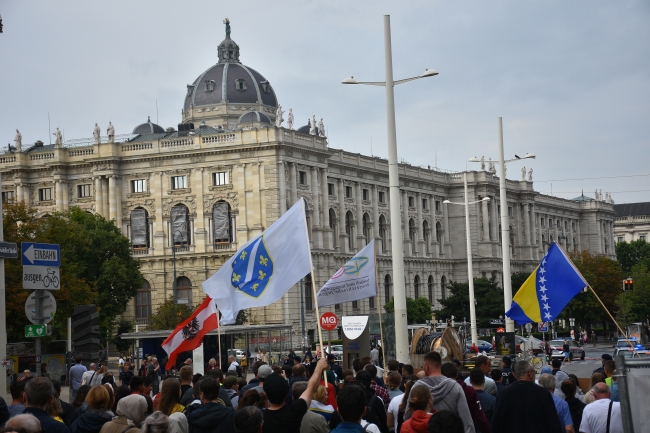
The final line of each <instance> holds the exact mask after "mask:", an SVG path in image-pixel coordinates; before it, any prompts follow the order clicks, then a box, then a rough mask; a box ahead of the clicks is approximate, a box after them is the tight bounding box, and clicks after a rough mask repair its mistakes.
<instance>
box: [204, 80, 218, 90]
mask: <svg viewBox="0 0 650 433" xmlns="http://www.w3.org/2000/svg"><path fill="white" fill-rule="evenodd" d="M215 84H216V83H215V82H214V80H205V91H206V92H214V86H215Z"/></svg>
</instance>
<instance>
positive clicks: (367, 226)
mask: <svg viewBox="0 0 650 433" xmlns="http://www.w3.org/2000/svg"><path fill="white" fill-rule="evenodd" d="M363 236H364V237H365V238H366V245H368V240H369V239H370V238H371V237H372V233H371V232H370V216H369V215H368V214H367V213H365V214H363Z"/></svg>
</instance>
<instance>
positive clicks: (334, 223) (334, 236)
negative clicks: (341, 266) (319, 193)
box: [329, 209, 339, 248]
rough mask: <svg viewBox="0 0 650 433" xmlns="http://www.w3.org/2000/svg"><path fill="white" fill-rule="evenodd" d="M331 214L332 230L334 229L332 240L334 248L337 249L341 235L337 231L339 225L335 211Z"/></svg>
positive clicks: (331, 211)
mask: <svg viewBox="0 0 650 433" xmlns="http://www.w3.org/2000/svg"><path fill="white" fill-rule="evenodd" d="M329 213H330V228H331V229H332V232H333V233H332V240H333V241H334V245H333V246H334V247H335V248H336V247H337V246H338V243H339V234H338V230H337V224H336V222H337V221H338V220H337V219H336V212H334V209H330V210H329Z"/></svg>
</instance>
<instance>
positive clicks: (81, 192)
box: [77, 183, 93, 198]
mask: <svg viewBox="0 0 650 433" xmlns="http://www.w3.org/2000/svg"><path fill="white" fill-rule="evenodd" d="M92 195H93V188H92V185H91V184H89V183H88V184H85V185H77V197H78V198H84V197H91V196H92Z"/></svg>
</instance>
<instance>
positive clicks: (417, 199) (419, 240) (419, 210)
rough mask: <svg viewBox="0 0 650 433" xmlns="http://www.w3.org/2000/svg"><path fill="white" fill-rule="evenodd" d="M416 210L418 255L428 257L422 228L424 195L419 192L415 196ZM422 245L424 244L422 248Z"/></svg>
mask: <svg viewBox="0 0 650 433" xmlns="http://www.w3.org/2000/svg"><path fill="white" fill-rule="evenodd" d="M415 208H416V209H417V218H418V220H417V225H418V227H417V232H416V235H415V239H414V242H415V251H416V253H417V255H419V256H421V257H424V256H425V255H426V252H427V249H426V246H425V245H424V242H423V240H424V229H423V227H422V194H420V193H419V192H418V193H417V194H415ZM420 244H422V248H420Z"/></svg>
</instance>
